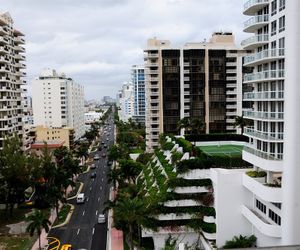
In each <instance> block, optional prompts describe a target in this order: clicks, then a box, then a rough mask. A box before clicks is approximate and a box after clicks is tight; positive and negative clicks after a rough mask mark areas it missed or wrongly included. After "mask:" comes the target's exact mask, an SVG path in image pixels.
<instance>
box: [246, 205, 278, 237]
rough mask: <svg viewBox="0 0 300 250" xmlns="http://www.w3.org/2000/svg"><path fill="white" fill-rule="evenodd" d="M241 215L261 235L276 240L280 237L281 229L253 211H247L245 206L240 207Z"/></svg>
mask: <svg viewBox="0 0 300 250" xmlns="http://www.w3.org/2000/svg"><path fill="white" fill-rule="evenodd" d="M242 214H243V215H244V216H245V218H246V219H247V220H248V221H249V222H250V223H251V224H252V225H253V226H254V227H256V228H257V230H258V231H260V232H261V233H262V234H264V235H267V236H270V237H276V238H280V237H281V227H280V226H278V225H277V224H275V225H274V224H270V223H268V222H267V221H266V220H264V219H263V218H262V217H261V216H260V215H258V214H257V213H256V212H255V211H253V210H251V209H249V208H248V207H246V206H242Z"/></svg>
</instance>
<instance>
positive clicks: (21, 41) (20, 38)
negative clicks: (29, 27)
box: [14, 36, 25, 44]
mask: <svg viewBox="0 0 300 250" xmlns="http://www.w3.org/2000/svg"><path fill="white" fill-rule="evenodd" d="M14 41H15V43H16V44H25V40H24V39H23V38H22V37H19V36H17V37H15V39H14Z"/></svg>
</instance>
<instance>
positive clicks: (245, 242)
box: [223, 235, 256, 249]
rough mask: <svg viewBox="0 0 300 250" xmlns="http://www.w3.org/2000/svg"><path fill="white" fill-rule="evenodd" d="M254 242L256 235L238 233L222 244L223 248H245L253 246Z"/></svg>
mask: <svg viewBox="0 0 300 250" xmlns="http://www.w3.org/2000/svg"><path fill="white" fill-rule="evenodd" d="M255 242H256V237H255V236H254V235H251V236H249V237H247V236H242V235H240V236H239V237H237V236H234V237H233V239H232V240H229V241H226V243H225V245H224V246H223V248H224V249H230V248H247V247H254V246H255Z"/></svg>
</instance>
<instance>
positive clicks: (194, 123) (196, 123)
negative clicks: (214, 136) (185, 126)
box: [191, 118, 205, 134]
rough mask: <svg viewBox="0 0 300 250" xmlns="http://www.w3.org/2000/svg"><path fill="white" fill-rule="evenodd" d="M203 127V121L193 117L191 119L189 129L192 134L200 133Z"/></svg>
mask: <svg viewBox="0 0 300 250" xmlns="http://www.w3.org/2000/svg"><path fill="white" fill-rule="evenodd" d="M204 129H205V123H204V122H203V121H202V120H201V119H199V118H194V119H192V120H191V130H192V133H193V134H201V133H203V132H204Z"/></svg>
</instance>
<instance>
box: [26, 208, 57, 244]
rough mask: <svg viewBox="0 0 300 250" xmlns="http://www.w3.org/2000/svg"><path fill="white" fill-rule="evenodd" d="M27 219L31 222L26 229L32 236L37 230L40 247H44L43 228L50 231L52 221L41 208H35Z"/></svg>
mask: <svg viewBox="0 0 300 250" xmlns="http://www.w3.org/2000/svg"><path fill="white" fill-rule="evenodd" d="M26 221H28V222H30V223H29V224H28V226H27V228H26V231H27V232H28V233H29V234H30V236H33V235H34V233H35V232H36V233H37V235H38V237H39V249H42V248H41V233H42V230H43V229H45V231H46V233H48V232H49V225H51V222H50V221H49V220H48V219H47V217H46V216H45V214H44V213H43V212H42V211H41V210H33V213H32V214H30V215H29V216H28V217H27V218H26Z"/></svg>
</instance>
